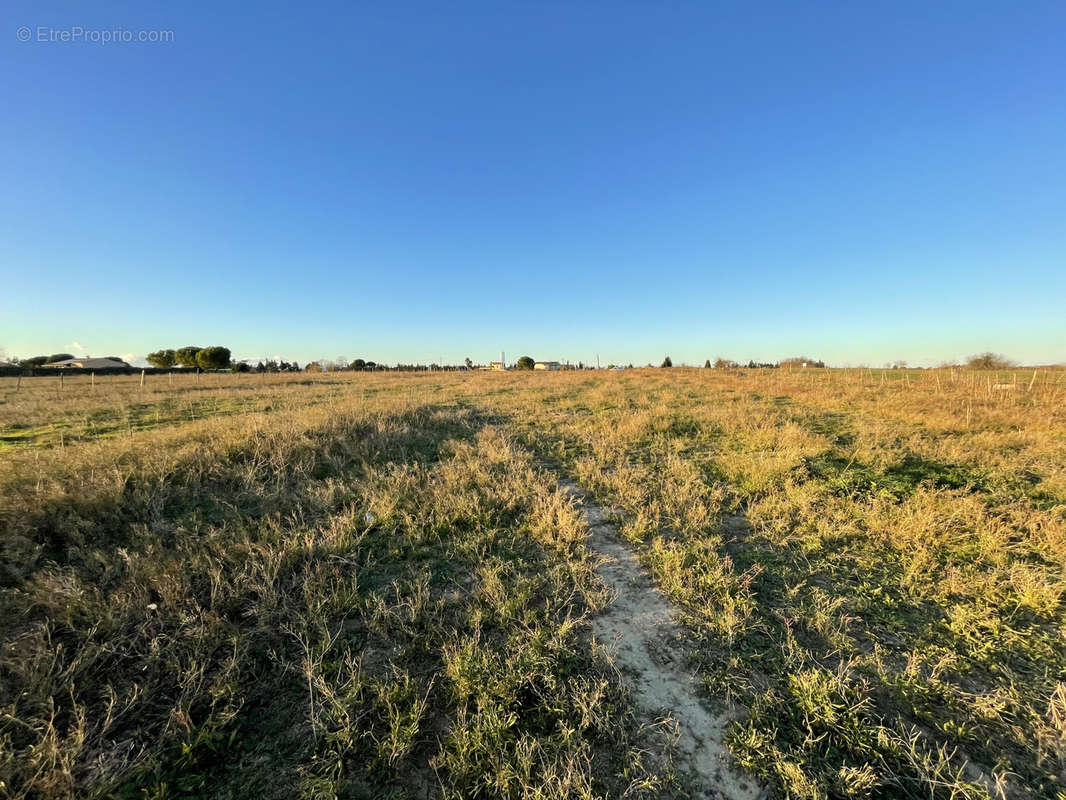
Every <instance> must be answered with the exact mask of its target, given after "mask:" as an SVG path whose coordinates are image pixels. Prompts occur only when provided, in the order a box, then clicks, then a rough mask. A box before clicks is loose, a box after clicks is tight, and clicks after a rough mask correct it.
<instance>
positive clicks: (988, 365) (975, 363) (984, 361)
mask: <svg viewBox="0 0 1066 800" xmlns="http://www.w3.org/2000/svg"><path fill="white" fill-rule="evenodd" d="M966 366H968V367H969V368H970V369H1010V368H1011V367H1013V366H1014V362H1013V361H1011V360H1010V359H1009V358H1007V357H1006V356H1002V355H1000V354H999V353H978V354H977V355H975V356H970V357H969V358H968V359H966Z"/></svg>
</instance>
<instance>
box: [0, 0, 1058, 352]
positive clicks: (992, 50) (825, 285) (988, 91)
mask: <svg viewBox="0 0 1066 800" xmlns="http://www.w3.org/2000/svg"><path fill="white" fill-rule="evenodd" d="M219 5H220V4H217V3H206V2H203V3H201V2H192V1H191V0H190V1H189V2H182V3H166V4H164V3H151V2H144V0H139V2H133V3H114V2H104V1H103V0H99V1H96V2H93V3H85V2H84V0H77V2H52V1H51V0H50V2H48V3H40V2H36V1H34V2H8V3H6V4H5V7H4V9H3V10H2V11H0V18H2V20H3V22H2V24H0V41H2V42H3V44H2V45H0V87H2V89H0V91H2V95H0V98H2V100H3V108H4V112H3V116H2V120H3V124H2V125H0V177H2V180H3V186H4V191H3V192H2V193H0V287H3V288H2V291H3V294H4V296H5V299H4V302H3V304H2V306H0V308H2V311H0V347H2V348H4V349H5V350H6V351H7V354H8V355H9V356H10V355H19V356H29V355H34V354H37V353H47V352H56V351H67V352H78V351H77V350H76V349H72V348H74V344H73V343H74V342H78V343H79V344H80V345H81V346H83V347H84V348H85V350H87V351H88V352H90V353H91V354H93V355H109V354H129V355H134V356H140V355H143V354H144V353H146V352H148V351H150V350H154V349H157V348H160V347H167V346H172V347H179V346H182V345H185V344H200V345H208V344H225V345H228V346H230V347H231V348H232V349H233V351H234V353H235V355H236V356H241V357H260V356H272V355H282V356H285V357H286V358H290V359H292V358H297V359H299V360H300V361H306V360H309V359H311V358H318V357H327V358H333V357H336V356H339V355H344V356H347V357H348V358H355V357H360V356H361V357H364V358H373V359H376V360H379V361H390V362H391V361H397V360H402V361H407V362H410V361H425V362H428V361H435V360H441V359H443V360H444V361H448V362H455V361H459V360H461V359H462V358H464V357H467V356H470V357H471V358H473V359H474V360H475V361H487V360H489V359H491V358H493V357H494V356H495V354H497V353H499V351H500V350H501V349H502V350H505V351H506V352H507V354H508V358H509V359H510V358H513V357H517V356H518V355H521V354H526V353H528V354H530V355H533V356H535V357H537V358H557V359H563V360H566V359H569V360H572V361H578V360H584V361H586V362H587V361H592V360H594V359H595V356H596V354H599V356H600V358H601V360H602V361H603V362H604V363H607V362H609V361H612V362H623V363H628V362H634V363H644V362H647V361H655V362H656V363H657V362H658V361H659V360H661V358H662V357H663V355H664V354H666V353H669V354H670V355H671V356H672V357H673V359H674V361H675V362H682V361H688V362H696V363H700V364H702V363H703V360H704V359H705V358H708V357H709V358H712V359H713V358H714V357H716V356H719V355H721V356H726V357H731V358H736V359H744V360H747V359H748V358H756V359H759V360H771V359H773V360H776V359H779V358H783V357H787V356H790V355H795V354H798V353H801V352H802V353H806V354H809V355H813V356H817V357H821V358H824V359H827V360H829V361H832V362H834V363H840V364H842V363H870V364H881V363H883V362H885V361H887V360H894V359H897V358H902V359H907V360H909V361H910V362H911V363H919V364H920V363H936V362H938V361H940V360H942V359H952V358H959V357H962V356H965V355H967V354H969V353H973V352H977V351H981V350H986V349H992V350H996V351H1000V352H1004V353H1007V354H1008V355H1011V356H1013V357H1015V358H1017V359H1020V360H1024V361H1030V362H1050V361H1056V362H1058V361H1066V314H1064V313H1063V306H1064V305H1066V302H1064V301H1066V47H1063V44H1062V37H1063V31H1064V30H1066V5H1064V4H1063V3H1061V2H1059V1H1056V2H1045V3H1039V2H1034V3H1008V2H1000V3H983V2H965V3H964V2H943V3H928V2H920V3H918V2H916V3H892V4H877V5H878V7H876V8H875V7H874V4H844V3H839V2H833V3H818V2H805V3H795V2H780V3H772V2H763V3H748V2H744V3H741V2H738V3H731V4H712V3H698V2H676V3H660V2H650V1H649V2H642V3H630V2H615V3H575V2H572V0H568V1H567V2H550V1H549V2H483V3H450V4H441V3H417V4H415V3H403V2H400V3H379V4H352V3H336V4H328V3H319V4H314V5H313V7H312V6H311V5H309V4H295V3H273V2H263V3H259V4H256V5H254V6H247V5H246V4H231V8H229V9H228V10H227V9H225V8H221V9H220V8H219V7H218V6H219ZM860 6H866V7H865V8H863V7H860ZM23 26H25V28H26V29H28V30H29V33H30V38H31V40H30V41H28V42H23V41H19V36H20V35H23V34H21V32H20V28H22V27H23ZM79 26H80V28H81V29H82V31H83V33H82V34H81V36H82V38H83V39H87V38H89V37H90V36H91V35H93V34H90V33H89V32H91V31H116V30H117V31H119V32H120V34H121V32H122V31H130V32H131V35H132V36H134V37H136V36H137V35H138V33H139V31H141V30H152V31H156V30H163V31H172V32H173V36H172V41H169V42H146V43H140V42H110V43H101V42H93V41H84V40H83V41H68V42H63V41H40V38H41V37H42V36H43V38H45V39H48V38H49V37H57V36H61V35H62V34H63V33H64V32H68V31H71V30H72V29H74V28H76V27H79ZM71 35H73V34H71Z"/></svg>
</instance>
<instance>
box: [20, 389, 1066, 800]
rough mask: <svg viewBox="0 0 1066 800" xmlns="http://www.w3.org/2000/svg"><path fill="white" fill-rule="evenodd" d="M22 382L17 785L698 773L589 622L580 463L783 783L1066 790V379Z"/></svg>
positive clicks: (360, 788) (993, 791) (163, 792)
mask: <svg viewBox="0 0 1066 800" xmlns="http://www.w3.org/2000/svg"><path fill="white" fill-rule="evenodd" d="M997 384H999V385H1003V384H1009V385H1011V386H1013V387H1014V388H1011V389H1002V388H1001V389H996V388H994V387H995V385H997ZM15 386H16V381H15V380H14V379H2V380H0V448H2V449H0V528H2V532H0V536H2V539H0V568H2V569H0V612H2V613H3V620H4V621H3V623H2V624H3V626H4V637H3V638H4V645H3V650H2V652H0V780H2V781H3V782H4V783H3V786H4V789H3V791H4V792H5V793H6V794H8V795H10V796H13V797H67V796H72V795H75V794H77V795H94V796H119V797H144V796H148V797H171V796H204V797H207V796H211V797H215V796H246V795H250V794H256V795H260V796H263V795H265V796H270V797H275V796H276V797H282V796H285V797H291V796H293V795H294V794H299V793H302V794H304V795H307V796H322V797H329V796H355V797H359V796H368V797H370V796H374V797H378V796H394V797H405V796H406V797H415V796H425V794H426V792H428V793H429V794H430V795H431V796H442V797H455V798H459V797H508V798H510V797H545V798H547V797H622V796H626V797H635V796H649V797H650V796H673V795H674V794H677V795H683V794H684V791H685V790H684V776H675V775H673V772H672V769H671V766H670V761H669V758H668V755H669V754H668V752H666V750H665V749H664V746H663V744H662V743H661V742H658V741H657V740H655V734H654V731H649V730H643V731H642V730H641V727H640V720H638V719H635V718H634V716H633V711H632V706H631V703H630V701H629V699H628V697H627V693H626V689H625V684H624V681H623V680H621V678H620V676H619V675H618V674H617V673H616V672H614V671H613V670H612V668H611V666H610V663H609V659H607V657H606V656H605V655H604V654H603V652H602V650H600V649H599V648H597V647H595V646H594V645H593V643H592V642H590V640H589V626H588V624H587V619H586V618H587V615H589V614H591V613H595V612H596V611H597V610H598V609H600V608H602V606H603V604H604V603H605V602H607V598H606V597H605V594H604V591H603V587H602V585H601V584H600V583H599V581H598V579H597V578H596V576H595V573H594V570H593V566H594V558H593V555H592V554H590V553H589V552H588V550H587V548H586V545H585V533H586V532H585V531H584V530H583V529H582V525H581V523H580V520H579V518H578V517H577V515H576V514H575V513H574V511H573V508H572V506H571V504H570V503H569V501H567V500H566V499H565V497H564V496H563V495H561V494H560V492H559V489H558V486H557V482H558V480H559V479H560V478H562V477H564V476H565V477H572V478H575V479H577V480H578V481H579V482H580V483H581V484H582V485H583V486H584V488H585V489H586V490H588V491H589V492H591V493H592V495H593V496H595V497H596V498H597V499H598V500H599V501H600V502H601V503H602V504H603V505H604V506H605V507H609V508H611V509H614V510H615V511H614V514H615V515H616V516H617V518H618V520H619V523H620V525H621V530H622V533H623V535H624V536H625V538H626V539H627V541H628V542H629V543H630V544H631V546H632V547H633V548H634V550H635V551H636V552H637V553H638V554H639V556H640V558H641V559H642V560H643V562H644V563H645V564H646V565H647V567H648V568H649V569H650V570H651V571H652V573H653V575H654V576H655V578H656V580H657V581H658V582H659V584H660V585H661V587H662V588H663V589H664V591H666V592H667V594H668V595H669V596H670V598H671V599H672V600H673V601H674V602H675V603H676V604H677V606H678V607H679V609H680V611H681V614H682V619H683V621H684V622H685V625H686V628H687V630H688V631H689V634H690V640H689V642H688V647H687V652H686V653H685V654H684V655H685V656H686V657H688V658H689V659H690V662H691V664H692V666H693V669H695V670H696V671H697V672H698V674H699V675H700V676H701V680H702V683H703V685H704V686H705V687H706V691H707V698H708V700H709V701H710V702H714V701H715V700H716V699H726V698H728V699H731V700H734V701H737V702H739V703H740V704H742V705H743V706H744V707H746V708H747V709H748V714H747V716H746V717H745V718H744V719H743V720H741V721H740V722H738V723H737V724H736V725H735V726H734V728H733V730H732V732H731V734H730V746H731V748H732V749H733V752H734V754H735V755H736V758H737V760H738V763H740V764H741V765H742V766H743V767H745V768H746V769H748V770H750V771H752V772H753V773H755V774H756V775H758V776H760V777H761V778H762V779H763V780H765V781H766V782H767V785H768V786H769V787H770V788H771V791H772V792H773V793H774V794H775V795H778V796H782V797H785V796H788V797H812V798H817V797H867V796H869V797H874V796H876V797H890V796H898V797H915V798H917V797H930V796H932V797H987V796H1007V797H1012V796H1017V797H1052V798H1054V797H1060V798H1061V797H1063V796H1064V795H1063V792H1064V791H1066V789H1064V786H1066V772H1064V770H1066V723H1064V720H1066V700H1064V698H1066V613H1064V612H1066V608H1064V597H1066V574H1064V564H1066V410H1064V402H1063V401H1064V400H1066V375H1064V373H1062V372H1055V371H1043V372H1038V373H1033V372H1031V371H1030V372H1026V373H1021V372H1017V373H1006V372H1004V373H1000V374H998V375H996V374H985V373H974V372H966V371H959V370H939V371H935V372H933V371H930V372H918V371H911V372H906V371H904V372H882V371H868V370H832V371H827V370H809V371H794V372H787V371H784V370H772V371H771V370H766V371H759V370H737V371H731V372H723V371H718V370H714V371H712V370H682V369H674V370H654V371H651V370H641V371H634V372H628V371H627V372H617V373H614V372H612V373H587V372H585V373H582V372H578V373H554V374H543V373H536V374H534V373H524V374H516V373H508V374H476V373H475V374H453V373H433V374H401V375H388V374H385V375H378V374H375V375H367V374H354V375H353V374H327V375H319V376H314V377H313V378H312V376H307V375H291V376H265V377H263V376H258V375H253V376H245V375H210V376H202V377H201V378H200V381H199V383H197V382H196V380H195V379H194V378H193V377H192V376H183V377H181V378H175V379H174V380H173V383H171V382H170V381H168V379H167V378H166V377H164V376H152V377H149V378H148V380H147V385H146V386H145V387H143V388H142V387H141V386H140V385H139V379H138V378H137V377H117V378H105V379H98V380H97V381H96V385H95V386H90V385H89V380H88V379H87V378H76V379H71V380H67V381H66V382H65V385H64V386H63V387H62V390H60V389H59V387H58V380H57V379H55V378H34V379H29V380H23V382H22V384H21V387H19V389H18V391H16V390H15Z"/></svg>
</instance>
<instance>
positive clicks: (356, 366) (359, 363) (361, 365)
mask: <svg viewBox="0 0 1066 800" xmlns="http://www.w3.org/2000/svg"><path fill="white" fill-rule="evenodd" d="M348 369H350V370H354V371H355V372H362V371H363V370H364V369H366V362H365V361H364V360H363V359H361V358H357V359H355V361H353V362H352V363H351V364H349V365H348Z"/></svg>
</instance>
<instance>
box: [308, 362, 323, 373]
mask: <svg viewBox="0 0 1066 800" xmlns="http://www.w3.org/2000/svg"><path fill="white" fill-rule="evenodd" d="M321 371H322V365H321V364H319V363H318V362H317V361H312V362H311V363H310V364H308V365H307V366H306V367H304V372H321Z"/></svg>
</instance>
